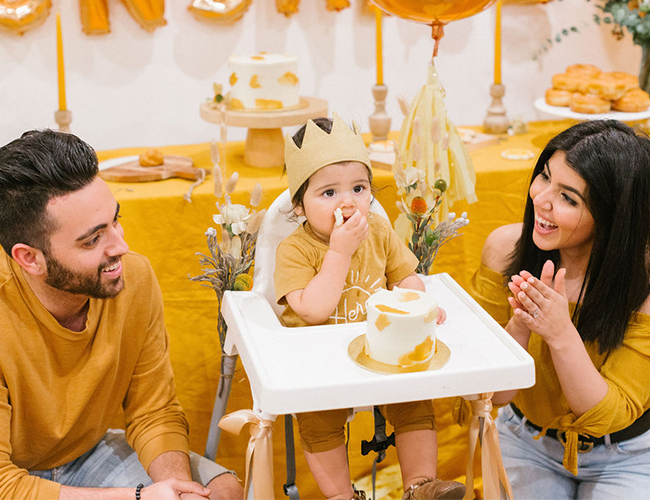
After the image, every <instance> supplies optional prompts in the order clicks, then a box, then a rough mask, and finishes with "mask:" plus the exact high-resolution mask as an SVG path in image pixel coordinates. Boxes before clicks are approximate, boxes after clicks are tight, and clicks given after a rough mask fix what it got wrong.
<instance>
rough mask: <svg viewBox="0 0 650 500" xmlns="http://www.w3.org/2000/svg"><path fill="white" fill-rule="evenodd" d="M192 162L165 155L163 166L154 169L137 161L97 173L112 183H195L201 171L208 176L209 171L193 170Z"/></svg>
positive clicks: (180, 157) (188, 158)
mask: <svg viewBox="0 0 650 500" xmlns="http://www.w3.org/2000/svg"><path fill="white" fill-rule="evenodd" d="M193 165H194V161H193V160H192V158H190V157H188V156H173V155H165V156H164V158H163V164H162V165H157V166H155V167H143V166H142V165H140V161H139V160H133V161H129V162H127V163H122V164H121V165H116V166H114V167H109V168H107V169H105V170H100V171H99V176H100V177H101V178H102V179H104V180H105V181H113V182H149V181H160V180H163V179H169V178H170V177H180V178H181V179H188V180H191V181H195V180H197V179H198V178H199V176H200V175H201V170H204V171H205V174H206V175H209V173H210V171H209V170H206V169H201V168H194V166H193Z"/></svg>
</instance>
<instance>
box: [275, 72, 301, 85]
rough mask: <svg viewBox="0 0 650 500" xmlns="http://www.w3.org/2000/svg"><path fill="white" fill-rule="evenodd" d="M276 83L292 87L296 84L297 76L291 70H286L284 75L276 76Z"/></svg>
mask: <svg viewBox="0 0 650 500" xmlns="http://www.w3.org/2000/svg"><path fill="white" fill-rule="evenodd" d="M278 83H279V84H280V85H288V86H290V87H293V86H294V85H297V84H298V77H297V76H296V75H294V74H293V73H292V72H291V71H287V72H286V73H285V74H284V75H282V76H281V77H280V78H278Z"/></svg>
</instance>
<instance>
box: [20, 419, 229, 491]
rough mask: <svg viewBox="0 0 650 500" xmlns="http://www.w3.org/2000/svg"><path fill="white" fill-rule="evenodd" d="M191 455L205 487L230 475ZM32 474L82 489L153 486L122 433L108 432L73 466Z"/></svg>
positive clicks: (195, 473)
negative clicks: (217, 479)
mask: <svg viewBox="0 0 650 500" xmlns="http://www.w3.org/2000/svg"><path fill="white" fill-rule="evenodd" d="M190 455H191V456H190V466H191V469H192V478H193V479H194V481H196V482H197V483H201V484H202V485H203V486H206V485H207V484H208V483H209V482H210V481H212V480H213V479H214V478H215V477H217V476H220V475H221V474H223V473H224V472H230V471H228V470H227V469H225V468H224V467H222V466H221V465H218V464H216V463H214V462H213V461H212V460H208V459H207V458H204V457H202V456H200V455H197V454H196V453H191V454H190ZM29 473H30V474H31V475H33V476H38V477H41V478H43V479H49V480H50V481H54V482H57V483H60V484H63V485H66V486H77V487H81V488H118V487H122V488H135V487H136V486H137V485H138V484H140V483H142V484H144V485H145V486H149V485H150V484H152V481H151V478H150V477H149V476H148V475H147V473H146V472H145V470H144V467H142V464H141V463H140V461H139V460H138V455H137V454H136V452H135V451H133V448H131V447H130V446H129V444H128V443H127V441H126V438H125V437H124V431H121V430H109V431H108V432H107V433H106V435H105V436H104V438H103V439H102V440H101V441H100V442H99V443H97V445H96V446H95V447H94V448H93V449H92V450H90V451H88V452H86V453H84V454H83V455H81V456H80V457H79V458H77V459H76V460H73V461H72V462H68V463H67V464H64V465H61V466H59V467H55V468H54V469H49V470H40V471H34V470H32V471H29Z"/></svg>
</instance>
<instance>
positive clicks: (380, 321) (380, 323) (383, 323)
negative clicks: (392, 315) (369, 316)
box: [375, 314, 390, 332]
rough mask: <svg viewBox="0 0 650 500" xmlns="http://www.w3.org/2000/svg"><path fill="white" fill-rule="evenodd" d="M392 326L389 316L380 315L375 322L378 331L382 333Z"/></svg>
mask: <svg viewBox="0 0 650 500" xmlns="http://www.w3.org/2000/svg"><path fill="white" fill-rule="evenodd" d="M389 325H390V320H389V319H388V316H386V315H385V314H380V315H379V316H377V319H376V320H375V326H376V327H377V330H378V331H380V332H381V331H382V330H383V329H384V328H386V327H387V326H389Z"/></svg>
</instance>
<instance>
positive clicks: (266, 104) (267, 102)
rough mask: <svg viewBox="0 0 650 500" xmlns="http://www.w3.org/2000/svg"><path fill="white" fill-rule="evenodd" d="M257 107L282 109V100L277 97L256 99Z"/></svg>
mask: <svg viewBox="0 0 650 500" xmlns="http://www.w3.org/2000/svg"><path fill="white" fill-rule="evenodd" d="M255 107H256V108H257V109H265V110H266V109H282V101H276V100H275V99H255Z"/></svg>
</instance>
